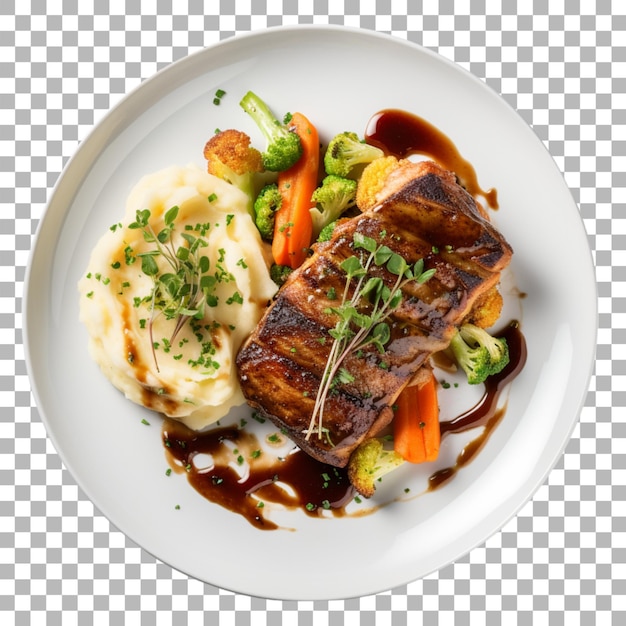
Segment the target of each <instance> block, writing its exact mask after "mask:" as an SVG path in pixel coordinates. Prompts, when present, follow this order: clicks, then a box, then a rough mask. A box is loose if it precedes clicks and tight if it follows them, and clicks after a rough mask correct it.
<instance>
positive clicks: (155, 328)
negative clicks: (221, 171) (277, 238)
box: [78, 165, 277, 430]
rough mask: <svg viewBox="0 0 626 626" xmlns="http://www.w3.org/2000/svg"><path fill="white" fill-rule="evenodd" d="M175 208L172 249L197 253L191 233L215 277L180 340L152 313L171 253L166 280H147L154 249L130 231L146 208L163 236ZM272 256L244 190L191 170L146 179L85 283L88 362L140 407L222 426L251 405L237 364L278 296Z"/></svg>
mask: <svg viewBox="0 0 626 626" xmlns="http://www.w3.org/2000/svg"><path fill="white" fill-rule="evenodd" d="M174 206H178V207H179V208H178V213H177V216H176V218H175V220H174V229H173V231H172V234H171V243H172V247H173V249H177V248H178V247H181V246H183V247H185V246H187V247H188V246H189V245H190V244H189V240H188V239H187V240H186V239H185V238H184V236H183V235H184V234H185V233H187V234H189V235H191V236H193V237H196V238H202V239H203V240H204V242H205V243H206V244H207V245H206V246H204V245H203V246H202V250H201V252H198V254H201V255H203V256H206V257H207V258H208V269H206V266H203V270H202V275H203V276H204V275H206V276H211V277H213V278H211V279H210V280H211V281H212V282H213V291H212V294H211V295H212V297H211V303H210V306H206V307H205V310H204V317H203V318H202V319H200V320H197V319H193V318H191V319H187V321H186V323H185V324H184V326H183V327H182V329H181V330H180V331H179V332H178V333H177V334H176V336H175V337H174V338H173V339H172V333H173V329H174V326H175V324H176V319H169V320H168V319H167V316H166V315H164V314H163V312H162V311H160V309H159V308H158V307H156V308H155V309H154V315H152V301H151V294H152V292H153V287H154V284H155V278H158V276H160V275H162V274H164V273H167V272H172V268H171V267H170V266H169V265H168V263H167V260H166V259H165V258H164V257H163V255H158V256H153V257H152V258H153V259H154V260H155V261H156V263H157V266H158V273H157V274H156V275H155V277H152V276H148V275H146V274H145V273H144V272H143V271H142V261H141V259H142V257H141V255H142V254H144V253H146V252H149V251H151V250H152V251H153V250H155V244H154V243H150V242H147V241H146V240H145V238H144V234H143V232H142V229H140V228H129V225H130V224H132V223H133V222H135V221H136V215H137V211H145V210H148V211H149V212H150V218H149V224H150V226H151V227H152V229H153V231H154V232H155V233H158V232H160V231H161V230H162V229H163V228H164V227H165V222H164V217H165V215H166V213H167V211H168V210H169V209H171V208H172V207H174ZM267 254H268V252H267V250H266V247H265V246H264V245H263V244H262V242H261V239H260V236H259V233H258V230H257V229H256V227H255V226H254V223H253V221H252V219H251V217H250V215H249V214H248V211H247V210H246V196H245V194H244V193H243V192H242V191H240V190H239V189H238V188H236V187H234V186H232V185H229V184H228V183H226V182H224V181H222V180H220V179H218V178H216V177H214V176H212V175H210V174H208V173H206V172H204V171H203V170H201V169H200V168H198V167H196V166H193V165H191V166H187V167H169V168H167V169H164V170H162V171H159V172H156V173H154V174H150V175H148V176H145V177H144V178H143V179H141V180H140V181H139V183H138V184H137V185H136V186H135V188H134V189H133V190H132V192H131V194H130V196H129V198H128V201H127V205H126V213H125V215H124V218H123V219H122V221H121V222H119V223H118V224H115V225H114V226H112V227H111V229H110V230H109V231H108V232H107V233H106V234H104V235H103V236H102V238H101V239H100V241H99V242H98V243H97V245H96V247H95V248H94V250H93V252H92V255H91V258H90V261H89V265H88V267H87V270H86V272H85V274H84V276H83V277H82V278H81V280H80V281H79V284H78V289H79V292H80V319H81V321H82V323H83V324H84V325H85V327H86V328H87V331H88V333H89V351H90V354H91V355H92V357H93V359H94V360H95V361H96V362H97V364H98V365H99V366H100V368H101V369H102V371H103V373H104V374H105V376H106V377H107V378H108V379H109V380H110V381H111V382H112V383H113V385H114V386H115V387H117V388H118V389H119V390H120V391H122V392H123V393H124V394H125V395H126V397H127V398H129V399H130V400H132V401H133V402H136V403H137V404H140V405H143V406H146V407H148V408H150V409H153V410H155V411H158V412H161V413H164V414H165V415H168V416H170V417H174V418H178V419H180V420H181V421H183V422H184V423H185V424H186V425H187V426H189V427H191V428H193V429H196V430H199V429H201V428H203V427H205V426H207V425H209V424H211V423H212V422H215V421H217V420H218V419H220V418H221V417H223V416H224V415H225V414H226V413H228V411H229V410H230V409H231V407H233V406H236V405H240V404H243V403H244V398H243V395H242V393H241V390H240V387H239V382H238V379H237V372H236V367H235V357H236V354H237V351H238V349H239V347H240V345H241V343H242V342H243V340H244V339H245V338H246V337H247V335H249V334H250V332H251V331H252V330H253V328H254V327H255V326H256V324H257V323H258V321H259V319H260V318H261V316H262V314H263V311H264V309H265V307H266V306H267V303H268V301H269V300H270V299H271V298H272V296H273V295H274V294H275V292H276V290H277V287H276V285H275V284H274V282H273V281H272V280H271V279H270V276H269V271H268V266H269V257H268V256H267ZM205 263H206V262H205ZM205 269H206V271H204V270H205ZM151 319H152V320H153V322H152V325H151V324H150V320H151ZM150 326H152V338H151V336H150ZM152 344H154V350H153V345H152ZM96 401H97V400H96Z"/></svg>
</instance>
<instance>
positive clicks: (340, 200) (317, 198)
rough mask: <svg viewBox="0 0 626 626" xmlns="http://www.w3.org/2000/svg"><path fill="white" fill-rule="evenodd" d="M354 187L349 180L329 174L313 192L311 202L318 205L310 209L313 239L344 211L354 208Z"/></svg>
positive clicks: (354, 182) (354, 183)
mask: <svg viewBox="0 0 626 626" xmlns="http://www.w3.org/2000/svg"><path fill="white" fill-rule="evenodd" d="M356 185H357V183H356V181H355V180H352V179H351V178H342V177H341V176H335V175H334V174H330V175H328V176H326V178H324V180H323V181H322V184H321V185H320V186H319V187H318V188H317V189H316V190H315V191H314V192H313V196H312V197H311V200H312V201H313V202H316V203H317V205H318V206H317V207H315V208H313V209H311V218H312V219H313V238H314V239H315V238H317V236H318V235H319V234H320V232H321V231H322V229H323V228H324V227H325V226H327V225H328V224H330V223H331V222H334V221H335V220H336V219H337V218H338V217H340V216H341V214H342V213H343V212H344V211H346V210H347V209H349V208H350V207H352V206H354V203H355V201H356Z"/></svg>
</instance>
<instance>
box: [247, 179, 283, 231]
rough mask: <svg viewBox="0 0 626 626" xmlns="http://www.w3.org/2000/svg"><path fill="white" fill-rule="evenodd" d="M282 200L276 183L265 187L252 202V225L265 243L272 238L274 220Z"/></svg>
mask: <svg viewBox="0 0 626 626" xmlns="http://www.w3.org/2000/svg"><path fill="white" fill-rule="evenodd" d="M282 203H283V198H282V196H281V195H280V191H278V185H277V184H276V183H270V184H268V185H265V187H263V189H261V191H260V193H259V195H258V196H257V198H256V200H255V201H254V215H255V218H254V223H255V224H256V227H257V228H258V229H259V232H260V233H261V237H263V239H265V240H266V241H271V240H272V239H273V238H274V220H275V217H276V215H275V214H276V211H278V209H280V207H281V205H282Z"/></svg>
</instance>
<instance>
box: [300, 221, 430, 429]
mask: <svg viewBox="0 0 626 626" xmlns="http://www.w3.org/2000/svg"><path fill="white" fill-rule="evenodd" d="M353 248H354V249H355V250H364V251H365V252H366V253H369V254H368V255H367V256H365V258H363V256H362V255H353V256H350V257H348V258H347V259H345V260H344V261H343V262H342V263H341V265H340V267H341V269H342V270H343V272H345V275H346V279H345V286H344V290H343V295H342V298H341V301H340V302H341V303H340V304H339V306H337V307H331V308H329V309H327V310H326V312H327V313H330V314H335V315H336V316H337V317H338V319H337V323H336V324H335V326H334V328H331V329H330V330H329V331H328V334H329V335H330V336H331V337H332V338H333V339H334V341H333V344H332V346H331V349H330V353H329V355H328V359H327V361H326V366H325V368H324V372H323V374H322V378H321V384H320V388H319V389H318V393H317V396H316V399H315V404H314V406H313V413H312V415H311V421H310V423H309V427H308V429H307V430H306V437H305V439H307V440H308V439H309V438H310V437H311V435H312V434H313V433H317V435H318V438H319V439H321V438H322V436H323V434H324V432H325V430H326V429H325V428H324V427H323V420H324V407H325V404H326V399H327V398H328V394H329V393H330V392H331V390H332V389H335V388H336V387H338V386H339V385H342V384H349V383H351V382H354V376H353V375H352V374H351V373H350V372H349V371H348V370H347V369H346V368H345V367H343V364H344V361H345V359H346V358H347V357H348V356H349V355H350V354H352V353H355V352H357V351H359V350H363V349H364V348H366V347H368V346H373V347H375V348H376V350H377V351H378V352H379V353H380V354H384V353H385V346H386V344H387V342H388V341H389V339H390V338H391V329H390V328H389V324H388V323H387V321H386V320H387V318H388V317H389V316H390V315H391V313H392V312H393V311H394V310H395V309H397V308H398V306H400V303H401V302H402V289H403V288H404V287H405V285H407V284H408V283H410V282H415V283H417V284H423V283H425V282H426V281H428V280H429V279H430V278H432V276H433V275H434V274H435V270H434V269H429V270H426V271H424V260H423V259H420V260H418V261H417V262H416V263H414V264H413V265H409V264H408V263H407V262H406V260H405V259H404V258H403V257H402V256H401V255H399V254H397V253H396V252H394V251H393V250H391V249H390V248H389V247H388V246H386V245H383V244H378V243H377V242H376V240H375V239H373V238H371V237H367V236H365V235H363V234H361V233H358V232H357V233H355V234H354V236H353ZM372 264H373V265H375V266H378V267H381V266H384V267H385V268H386V270H387V271H388V272H389V273H390V274H393V275H394V276H396V277H397V278H396V281H395V283H394V284H393V286H392V287H388V286H387V285H386V284H385V282H384V281H383V279H382V278H380V277H378V276H371V277H369V278H368V274H369V270H370V268H371V267H372ZM353 285H354V288H353V291H352V297H349V295H350V289H351V287H352V286H353ZM365 300H366V301H367V302H368V303H369V307H367V312H363V310H364V307H363V306H362V303H363V302H364V301H365ZM359 305H361V306H360V308H359Z"/></svg>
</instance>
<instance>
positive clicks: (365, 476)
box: [348, 437, 404, 498]
mask: <svg viewBox="0 0 626 626" xmlns="http://www.w3.org/2000/svg"><path fill="white" fill-rule="evenodd" d="M403 463H404V459H403V458H402V457H401V456H400V455H399V454H398V453H397V452H395V451H394V450H386V449H385V447H384V444H383V440H382V439H380V438H377V437H374V438H372V439H367V440H365V441H364V442H363V443H361V444H360V445H359V447H358V448H357V449H356V450H355V451H354V452H353V453H352V455H351V456H350V461H349V463H348V479H349V480H350V483H351V484H352V486H353V487H354V488H355V489H356V490H357V491H358V492H359V493H360V494H361V495H362V496H364V497H365V498H371V497H372V496H373V495H374V492H375V491H376V484H375V483H376V482H377V481H378V480H379V479H380V478H382V477H383V476H385V475H386V474H388V473H389V472H391V471H392V470H394V469H395V468H396V467H398V466H400V465H402V464H403Z"/></svg>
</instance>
